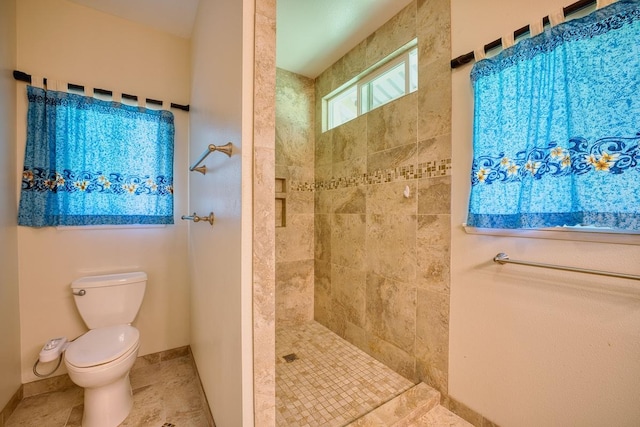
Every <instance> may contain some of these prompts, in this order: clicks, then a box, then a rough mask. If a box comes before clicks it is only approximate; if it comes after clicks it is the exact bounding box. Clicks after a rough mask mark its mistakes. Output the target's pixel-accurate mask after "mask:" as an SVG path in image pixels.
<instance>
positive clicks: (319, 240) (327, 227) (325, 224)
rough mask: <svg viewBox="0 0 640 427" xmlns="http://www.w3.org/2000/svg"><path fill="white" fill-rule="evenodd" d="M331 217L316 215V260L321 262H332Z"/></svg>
mask: <svg viewBox="0 0 640 427" xmlns="http://www.w3.org/2000/svg"><path fill="white" fill-rule="evenodd" d="M331 216H332V215H330V214H316V215H315V227H314V233H315V242H314V258H315V259H316V260H320V261H327V262H330V261H331Z"/></svg>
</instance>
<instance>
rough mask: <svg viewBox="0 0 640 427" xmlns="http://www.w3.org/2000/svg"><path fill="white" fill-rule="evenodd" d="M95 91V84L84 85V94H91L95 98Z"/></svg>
mask: <svg viewBox="0 0 640 427" xmlns="http://www.w3.org/2000/svg"><path fill="white" fill-rule="evenodd" d="M94 95H95V92H94V91H93V86H89V85H84V96H90V97H92V98H93V96H94Z"/></svg>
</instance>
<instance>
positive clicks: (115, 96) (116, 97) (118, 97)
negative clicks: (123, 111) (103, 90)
mask: <svg viewBox="0 0 640 427" xmlns="http://www.w3.org/2000/svg"><path fill="white" fill-rule="evenodd" d="M111 100H112V101H113V102H120V103H122V92H112V93H111Z"/></svg>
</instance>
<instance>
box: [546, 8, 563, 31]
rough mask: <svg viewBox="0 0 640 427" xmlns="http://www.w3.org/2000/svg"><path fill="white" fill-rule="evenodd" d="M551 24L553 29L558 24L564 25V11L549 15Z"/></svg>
mask: <svg viewBox="0 0 640 427" xmlns="http://www.w3.org/2000/svg"><path fill="white" fill-rule="evenodd" d="M549 22H551V26H552V27H555V26H556V25H558V24H562V23H563V22H564V11H563V10H562V9H560V10H556V11H553V12H551V13H550V14H549Z"/></svg>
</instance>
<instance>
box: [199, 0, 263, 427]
mask: <svg viewBox="0 0 640 427" xmlns="http://www.w3.org/2000/svg"><path fill="white" fill-rule="evenodd" d="M253 22H254V17H253V2H252V1H242V2H219V1H215V0H201V1H200V6H199V8H198V15H197V18H196V24H195V28H194V31H193V37H192V55H191V67H192V71H191V76H192V91H191V106H192V111H191V115H190V118H191V126H190V142H189V145H190V157H191V161H194V160H196V159H197V158H198V157H199V156H200V155H201V153H202V152H203V151H204V150H205V149H206V147H207V146H208V145H209V144H212V143H213V144H216V145H222V144H225V143H227V142H232V143H233V146H234V154H233V156H232V157H231V158H228V157H227V156H225V155H223V154H221V153H213V154H211V155H210V156H209V157H208V158H207V160H206V161H205V164H206V166H207V168H208V171H207V173H206V175H201V174H198V173H191V175H190V184H189V198H190V203H189V211H190V212H197V213H198V214H201V215H208V214H209V212H213V213H214V214H215V216H216V220H215V223H214V225H213V227H211V226H210V225H209V224H207V223H197V224H196V223H191V224H189V260H190V269H191V279H192V282H191V348H192V350H193V354H194V357H195V361H196V364H197V365H198V371H199V372H200V377H201V379H202V383H203V387H204V390H205V393H206V395H207V398H208V400H209V404H210V406H211V411H212V413H213V417H214V419H215V421H216V424H217V425H220V426H242V425H244V426H250V425H253V415H252V414H253V388H252V384H253V376H252V375H253V374H252V363H253V349H252V343H251V339H252V336H251V328H252V313H251V310H252V305H251V298H252V276H251V274H252V270H251V265H252V246H251V244H252V242H251V239H252V231H251V230H252V228H251V227H252V210H251V209H252V191H253V187H252V176H253V169H252V164H253V163H252V162H253V137H252V132H253V128H252V121H253V120H252V114H253V111H252V97H253V92H252V90H253V87H252V84H253V57H252V55H253ZM247 86H248V87H247Z"/></svg>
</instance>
